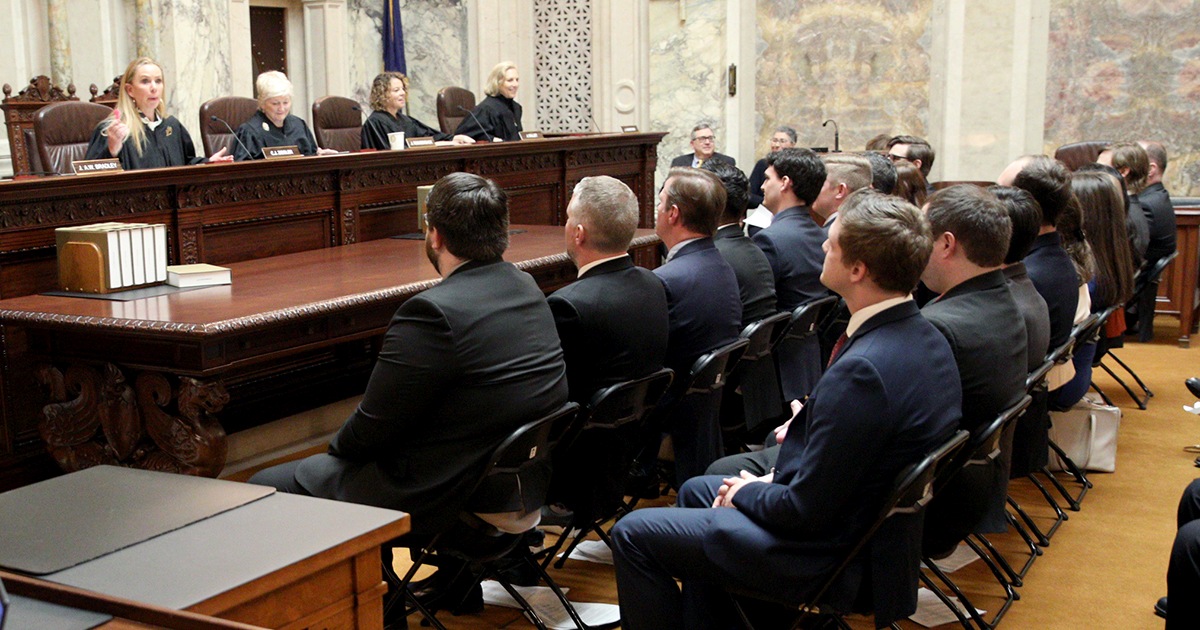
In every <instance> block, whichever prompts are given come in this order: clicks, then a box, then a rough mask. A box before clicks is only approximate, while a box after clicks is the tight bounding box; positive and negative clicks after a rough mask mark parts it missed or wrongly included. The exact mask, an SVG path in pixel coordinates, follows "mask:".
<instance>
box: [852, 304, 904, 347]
mask: <svg viewBox="0 0 1200 630" xmlns="http://www.w3.org/2000/svg"><path fill="white" fill-rule="evenodd" d="M912 299H913V298H912V296H911V295H906V296H904V297H895V298H888V299H886V300H884V301H882V302H876V303H874V304H872V305H870V306H864V307H863V308H860V309H858V312H856V313H854V314H852V315H851V316H850V322H849V323H848V324H846V337H853V336H854V333H856V332H858V329H859V328H861V327H862V325H863V324H865V323H867V320H869V319H871V318H872V317H875V316H876V315H878V314H880V313H882V312H884V311H886V310H888V309H889V308H892V307H893V306H896V305H897V304H903V303H904V302H910V301H912Z"/></svg>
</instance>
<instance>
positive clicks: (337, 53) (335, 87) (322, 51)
mask: <svg viewBox="0 0 1200 630" xmlns="http://www.w3.org/2000/svg"><path fill="white" fill-rule="evenodd" d="M302 3H303V5H304V66H305V68H304V69H305V72H306V74H307V77H306V78H307V79H308V81H307V82H308V90H309V94H310V95H311V97H312V100H314V101H315V100H316V99H319V98H321V97H322V96H327V95H330V94H333V95H339V96H343V95H347V94H349V93H350V72H349V68H348V64H347V63H346V60H347V59H348V58H349V46H348V43H347V41H346V40H347V37H346V23H347V15H346V3H345V1H344V0H302Z"/></svg>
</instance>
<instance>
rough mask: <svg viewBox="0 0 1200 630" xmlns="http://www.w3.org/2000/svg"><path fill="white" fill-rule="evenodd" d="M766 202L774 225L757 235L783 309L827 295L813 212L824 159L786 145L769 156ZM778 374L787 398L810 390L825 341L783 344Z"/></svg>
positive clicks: (821, 234) (821, 238)
mask: <svg viewBox="0 0 1200 630" xmlns="http://www.w3.org/2000/svg"><path fill="white" fill-rule="evenodd" d="M766 177H767V178H766V181H765V182H764V183H763V205H764V206H766V208H767V209H768V210H770V211H771V212H772V213H773V214H774V219H772V221H771V225H770V227H767V228H766V229H764V230H762V231H760V232H758V233H757V234H755V235H754V236H753V241H754V244H755V245H758V247H759V249H762V251H763V253H764V254H766V255H767V262H769V263H771V271H772V272H774V274H775V297H776V299H777V300H778V306H779V310H781V311H789V312H790V311H794V310H795V309H796V307H798V306H800V305H801V304H804V303H805V302H810V301H812V300H815V299H817V298H821V297H824V296H826V295H828V292H827V291H826V290H825V287H824V286H822V285H821V260H822V257H823V255H822V252H821V244H822V243H823V242H825V231H824V230H822V229H821V227H820V226H818V225H817V224H816V222H815V221H813V219H812V217H811V216H810V215H809V211H810V209H811V206H812V203H813V201H814V200H816V198H817V195H818V194H819V193H820V192H821V186H822V185H823V184H824V183H825V164H824V163H823V162H821V158H819V157H817V154H816V153H813V152H812V151H810V150H808V149H782V150H779V151H776V152H774V153H771V154H770V155H768V156H767V173H766ZM779 366H780V371H781V373H780V378H781V379H782V381H783V395H784V397H785V398H786V399H787V400H798V399H801V398H803V397H804V396H806V395H807V394H808V392H810V391H812V386H813V385H815V384H816V382H817V379H818V378H819V377H820V376H821V346H820V343H819V341H818V340H817V338H816V337H815V336H813V337H809V338H808V339H806V340H804V341H802V342H800V343H798V344H796V343H791V344H784V345H783V346H781V347H780V348H779Z"/></svg>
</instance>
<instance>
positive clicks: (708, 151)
mask: <svg viewBox="0 0 1200 630" xmlns="http://www.w3.org/2000/svg"><path fill="white" fill-rule="evenodd" d="M691 145H692V152H691V153H684V154H683V155H681V156H679V157H677V158H675V159H673V160H671V167H672V168H674V167H676V166H691V167H693V168H700V167H701V166H703V165H704V163H705V162H707V161H709V160H714V159H715V160H722V161H724V162H729V163H730V164H737V160H735V159H733V158H731V157H729V156H728V155H725V154H724V153H717V137H716V134H715V133H714V132H713V129H712V127H710V126H708V124H707V123H700V124H698V125H696V126H695V127H692V139H691Z"/></svg>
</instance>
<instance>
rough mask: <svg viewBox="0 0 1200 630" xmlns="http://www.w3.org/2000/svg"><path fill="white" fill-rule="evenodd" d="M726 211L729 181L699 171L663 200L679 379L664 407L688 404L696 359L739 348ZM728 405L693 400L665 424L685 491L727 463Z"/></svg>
mask: <svg viewBox="0 0 1200 630" xmlns="http://www.w3.org/2000/svg"><path fill="white" fill-rule="evenodd" d="M724 208H725V187H724V186H722V185H721V180H719V179H717V176H716V175H713V174H712V173H709V172H707V171H702V170H699V169H694V168H687V167H676V168H672V169H671V171H670V173H669V174H668V175H667V181H666V182H664V183H663V187H662V191H661V192H660V193H659V195H658V210H657V214H656V216H655V231H656V232H657V233H658V236H659V237H660V238H661V239H662V241H663V244H664V245H666V247H667V260H666V262H665V263H663V265H662V266H661V267H659V268H658V269H655V270H654V273H655V274H656V275H657V276H658V277H659V279H660V280H662V282H663V285H664V286H665V287H666V289H667V310H668V315H669V320H670V336H669V338H668V341H667V367H669V368H671V369H672V370H675V375H676V376H675V384H674V385H672V387H671V391H670V392H668V394H667V401H666V402H665V403H664V404H669V403H670V401H672V400H678V399H679V398H680V397H681V396H682V394H683V391H682V390H683V388H684V387H686V386H687V381H688V374H689V372H690V371H691V368H692V364H693V363H695V361H696V359H698V358H700V356H701V355H703V354H705V353H707V352H711V351H713V350H716V349H717V348H720V347H722V346H724V345H727V344H729V343H731V342H732V341H734V340H735V339H737V336H738V333H739V332H740V330H741V322H742V300H741V296H740V294H739V293H738V283H737V276H736V275H735V274H734V273H733V268H731V267H730V266H729V263H727V262H725V259H724V258H722V257H721V253H720V252H719V251H717V247H716V245H714V244H713V239H712V236H713V232H715V231H716V228H717V217H719V216H720V214H721V211H722V210H724ZM720 404H721V393H720V392H716V393H713V394H706V395H697V394H693V395H691V396H687V397H685V398H683V399H682V400H681V401H680V402H679V404H676V405H674V406H673V407H672V408H671V412H670V414H669V416H668V417H667V418H666V419H665V422H666V426H665V429H666V430H667V432H668V433H670V435H671V443H672V445H673V446H674V449H675V476H676V479H677V481H678V482H679V483H683V482H684V481H685V480H687V479H690V478H691V477H694V476H696V475H700V474H703V473H704V469H705V468H707V467H708V465H709V464H711V463H713V462H714V461H716V460H717V458H719V457H720V456H721V455H722V447H721V428H720V426H719V424H718V416H717V412H718V409H719V407H720Z"/></svg>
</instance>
